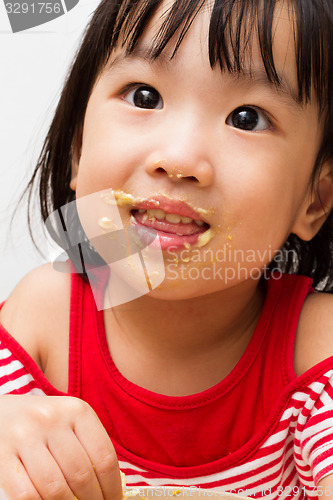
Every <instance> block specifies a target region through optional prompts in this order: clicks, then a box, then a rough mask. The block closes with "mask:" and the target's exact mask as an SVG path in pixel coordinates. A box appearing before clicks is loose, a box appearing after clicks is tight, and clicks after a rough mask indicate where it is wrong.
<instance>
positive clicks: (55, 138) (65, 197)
mask: <svg viewBox="0 0 333 500" xmlns="http://www.w3.org/2000/svg"><path fill="white" fill-rule="evenodd" d="M161 3H162V2H161V0H103V1H102V2H101V3H100V5H99V6H98V8H97V9H96V11H95V13H94V15H93V17H92V19H91V21H90V23H89V25H88V27H87V29H86V32H85V34H84V37H83V40H82V43H81V46H80V48H79V49H78V52H77V54H76V57H75V59H74V62H73V64H72V67H71V69H70V71H69V74H68V77H67V79H66V82H65V85H64V89H63V91H62V94H61V98H60V101H59V104H58V107H57V110H56V112H55V116H54V119H53V121H52V124H51V126H50V129H49V132H48V134H47V137H46V139H45V142H44V146H43V149H42V152H41V154H40V157H39V160H38V163H37V166H36V168H35V170H34V173H33V175H32V178H31V180H30V182H29V184H28V187H27V191H28V192H29V200H28V203H29V211H28V222H29V228H30V227H31V226H30V223H31V215H30V212H31V210H30V208H31V197H32V188H33V186H34V185H35V184H36V183H39V198H40V210H41V215H42V219H43V221H44V222H45V221H46V219H47V218H48V217H49V215H50V214H51V213H52V212H53V211H55V210H57V209H59V208H60V207H61V206H63V205H66V204H68V203H69V202H71V201H73V200H74V199H75V193H74V192H73V191H72V190H71V189H70V187H69V184H70V179H71V165H72V154H73V145H74V144H77V142H78V141H79V140H80V134H81V132H82V127H83V122H84V116H85V111H86V107H87V103H88V100H89V97H90V94H91V92H92V89H93V87H94V84H95V82H96V80H97V78H98V76H99V75H100V73H101V71H102V70H103V68H104V66H105V65H106V63H107V62H108V60H109V57H110V55H111V53H112V51H113V50H114V49H115V48H116V47H117V46H122V47H123V48H124V50H125V51H126V52H127V53H128V54H130V53H131V52H133V50H134V49H135V47H136V46H137V43H138V41H139V40H140V37H141V36H142V34H143V32H144V30H145V28H146V26H147V24H148V22H149V20H150V19H151V18H152V16H153V15H154V14H155V13H156V11H157V9H158V8H159V7H160V5H161ZM278 3H279V4H281V0H215V1H214V2H211V17H210V28H209V42H208V43H209V47H208V49H209V59H210V64H211V67H212V68H213V67H215V66H216V65H219V66H220V68H221V71H229V72H232V73H241V72H243V71H245V69H244V60H245V58H244V55H245V54H246V52H247V51H248V50H249V49H250V48H251V40H252V38H253V34H255V35H256V36H257V39H258V41H259V46H260V50H261V57H262V61H263V65H264V67H265V71H266V74H267V78H268V80H269V81H270V82H271V83H272V84H274V85H277V86H279V85H280V80H279V76H278V74H277V71H276V68H275V64H274V58H273V48H272V47H273V38H274V33H273V17H274V13H275V9H276V6H277V4H278ZM284 3H285V4H286V5H287V6H288V7H289V9H290V12H291V13H292V14H291V15H292V16H293V19H294V21H295V22H294V39H295V54H296V62H297V76H298V100H299V101H300V102H301V103H302V102H304V103H306V102H308V101H309V100H310V98H311V89H312V88H313V89H314V92H315V97H316V99H317V102H318V107H319V112H320V120H321V122H322V128H323V138H322V144H321V147H320V149H319V151H318V156H317V159H316V162H315V165H314V168H313V175H312V187H313V189H316V179H317V178H318V175H319V173H320V170H321V168H322V166H323V164H324V163H325V162H326V161H330V160H332V159H333V4H332V0H284ZM204 5H207V2H206V1H204V0H175V1H174V2H173V4H172V5H171V8H170V10H169V11H168V13H167V15H166V16H165V18H164V21H163V24H162V27H161V29H160V31H159V33H158V35H157V37H156V39H155V40H154V44H153V46H152V47H151V59H152V60H154V59H156V58H158V57H159V56H160V54H161V53H162V52H163V50H164V49H165V47H166V46H167V45H168V43H169V41H170V40H171V39H172V38H173V37H177V38H176V39H177V42H176V44H175V48H174V52H173V54H172V56H173V55H174V54H175V53H176V52H177V50H178V47H179V46H180V44H181V43H182V40H183V39H184V37H185V36H186V33H187V31H188V30H189V29H190V27H191V25H192V23H193V21H194V19H195V18H196V16H197V14H198V13H199V12H200V10H201V9H202V8H203V7H204ZM172 56H171V57H172ZM72 222H73V221H72ZM73 223H74V222H73ZM75 224H77V221H75ZM48 230H49V232H50V233H51V236H52V238H53V239H54V240H55V241H57V242H58V243H59V242H61V238H59V228H57V227H54V228H50V227H48ZM332 235H333V215H332V212H331V213H329V214H327V219H326V222H325V223H324V225H323V226H322V228H321V230H320V231H319V232H318V234H317V235H316V236H315V237H314V238H313V239H312V240H311V241H308V242H305V241H302V240H300V239H299V238H298V237H297V236H296V235H294V234H291V235H290V236H289V238H288V240H287V242H286V243H285V245H284V247H283V250H284V251H285V252H284V253H285V256H286V259H285V261H284V262H281V261H280V259H279V262H275V261H273V262H272V264H271V265H272V266H273V267H274V268H276V267H279V268H280V269H281V270H282V271H284V272H289V273H298V274H304V275H307V276H310V277H312V278H313V280H314V286H318V287H321V289H323V290H325V291H331V290H332V291H333V258H332V257H333V252H332V245H333V242H332V240H333V239H332ZM290 250H294V252H291V251H290ZM92 252H93V249H92ZM68 254H69V255H70V249H69V251H68Z"/></svg>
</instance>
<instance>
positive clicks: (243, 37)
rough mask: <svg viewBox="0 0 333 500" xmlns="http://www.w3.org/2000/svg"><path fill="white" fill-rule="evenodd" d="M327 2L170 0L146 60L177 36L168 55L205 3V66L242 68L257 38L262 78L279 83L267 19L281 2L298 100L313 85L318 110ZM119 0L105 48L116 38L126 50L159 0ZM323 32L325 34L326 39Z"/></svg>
mask: <svg viewBox="0 0 333 500" xmlns="http://www.w3.org/2000/svg"><path fill="white" fill-rule="evenodd" d="M108 1H110V0H108ZM330 2H331V0H311V1H304V0H215V1H214V2H213V1H205V0H175V1H174V2H173V3H171V5H170V9H169V10H168V11H167V12H166V13H165V15H164V18H163V22H162V24H161V29H160V31H159V33H158V35H157V37H156V39H155V40H154V43H153V46H152V47H151V51H150V56H151V58H152V60H154V59H156V58H158V57H159V56H160V54H161V53H162V52H163V50H164V49H165V47H166V46H167V45H168V43H169V42H170V41H171V39H174V37H175V39H176V40H177V41H176V44H175V48H174V51H173V54H172V57H173V56H174V55H175V53H176V52H177V50H178V48H179V46H180V44H181V43H182V40H183V39H184V37H185V35H186V33H187V31H188V30H189V29H190V27H191V25H192V23H193V21H194V20H195V18H196V16H197V14H198V13H199V12H200V10H201V9H202V8H205V9H210V10H211V19H210V28H209V41H208V51H209V59H210V64H211V66H212V67H214V66H216V64H218V65H219V66H220V68H221V70H227V71H229V72H232V73H238V74H239V73H245V72H248V68H246V67H245V61H248V59H249V57H250V58H251V43H252V42H253V40H256V39H257V40H258V42H259V46H260V51H261V57H262V61H263V65H264V68H265V71H266V74H267V78H268V80H269V81H270V82H271V83H273V84H275V85H277V86H279V84H280V80H279V76H278V74H277V70H276V68H275V64H274V58H273V41H274V32H273V19H274V15H275V14H276V13H278V12H279V10H280V9H281V7H282V6H283V5H284V4H285V5H286V6H287V7H288V9H289V13H290V18H291V19H292V20H293V24H294V33H293V35H294V40H293V42H294V43H295V53H296V61H297V75H298V100H299V102H306V101H308V100H309V98H310V94H311V88H312V86H313V88H314V90H315V93H316V96H317V100H318V103H319V106H320V109H321V110H323V109H324V108H325V107H326V105H327V102H328V100H329V99H331V97H332V79H328V74H329V73H330V72H329V67H330V65H331V61H332V57H333V40H332V37H333V34H332V5H330ZM102 3H104V2H102ZM120 3H121V6H120V8H119V11H118V15H117V20H116V22H115V25H114V29H113V36H112V42H111V46H110V47H109V48H110V49H111V50H112V49H113V48H115V47H116V46H117V45H118V43H119V40H120V39H121V45H122V46H123V48H124V49H125V51H126V52H127V53H128V54H130V53H131V52H133V50H134V49H135V47H136V46H137V44H138V42H139V40H140V37H141V36H142V34H143V32H144V30H145V28H146V27H147V24H148V22H149V21H150V19H151V18H152V17H153V15H154V14H155V13H156V11H157V9H158V8H159V7H160V6H161V4H162V2H161V1H160V0H142V1H140V0H139V1H133V0H124V1H123V2H120ZM176 37H178V38H176ZM328 37H331V43H329V44H327V38H328Z"/></svg>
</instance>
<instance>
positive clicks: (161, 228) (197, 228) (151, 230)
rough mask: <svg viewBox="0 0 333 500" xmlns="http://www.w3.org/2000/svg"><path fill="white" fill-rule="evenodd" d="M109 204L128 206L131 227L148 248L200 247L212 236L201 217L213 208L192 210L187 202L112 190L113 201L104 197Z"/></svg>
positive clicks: (211, 211)
mask: <svg viewBox="0 0 333 500" xmlns="http://www.w3.org/2000/svg"><path fill="white" fill-rule="evenodd" d="M103 198H104V199H105V201H106V202H107V203H108V204H116V205H118V206H126V205H127V206H129V210H130V220H131V225H132V226H133V228H134V229H135V231H136V233H137V235H138V236H139V239H140V240H142V242H146V244H147V245H149V246H151V247H155V246H156V248H157V247H159V248H162V250H166V249H169V248H170V247H173V248H175V249H176V248H181V247H183V248H184V247H185V248H187V249H188V248H190V247H191V246H194V247H197V248H200V247H202V246H204V245H206V244H207V243H208V242H209V241H210V240H211V238H212V237H213V236H214V232H213V230H212V228H211V227H210V225H209V224H208V223H207V222H206V220H204V217H206V216H209V215H211V214H212V213H214V212H213V210H212V209H210V210H206V209H203V208H196V207H192V206H191V205H190V204H189V203H187V202H185V201H182V200H179V199H175V198H170V197H168V196H167V195H160V194H158V195H157V196H154V197H151V198H135V197H134V196H132V195H131V194H128V193H125V192H123V191H121V190H117V191H112V198H113V200H114V201H112V199H111V198H109V197H108V196H103Z"/></svg>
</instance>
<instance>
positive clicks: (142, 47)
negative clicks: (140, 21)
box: [106, 43, 171, 70]
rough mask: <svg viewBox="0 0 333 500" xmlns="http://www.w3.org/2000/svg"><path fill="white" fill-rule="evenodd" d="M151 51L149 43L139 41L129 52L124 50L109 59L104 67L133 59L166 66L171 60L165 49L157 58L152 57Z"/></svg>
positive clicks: (113, 66) (112, 66)
mask: <svg viewBox="0 0 333 500" xmlns="http://www.w3.org/2000/svg"><path fill="white" fill-rule="evenodd" d="M152 52H153V50H152V48H151V46H150V45H148V44H145V43H141V44H139V45H137V46H136V47H135V48H134V49H133V50H132V51H131V52H130V53H129V54H128V53H126V50H125V51H124V52H122V53H121V54H119V55H118V56H116V57H115V58H114V59H112V60H111V61H109V62H108V64H107V66H106V69H107V70H111V69H114V68H115V67H116V66H119V65H121V64H122V63H123V62H126V61H130V60H135V59H139V60H143V61H145V62H148V63H150V64H154V65H155V66H166V65H167V64H168V63H169V62H170V60H171V56H170V55H168V54H167V53H166V52H165V51H163V52H161V54H159V56H158V57H157V58H154V57H153V56H152Z"/></svg>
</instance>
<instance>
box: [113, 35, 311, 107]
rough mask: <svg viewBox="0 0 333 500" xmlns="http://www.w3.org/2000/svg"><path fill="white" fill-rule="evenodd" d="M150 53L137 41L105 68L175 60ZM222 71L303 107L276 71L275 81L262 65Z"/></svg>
mask: <svg viewBox="0 0 333 500" xmlns="http://www.w3.org/2000/svg"><path fill="white" fill-rule="evenodd" d="M152 53H153V50H152V48H151V45H149V44H147V43H141V44H140V43H139V45H137V46H136V47H135V48H134V49H133V50H132V51H131V52H130V53H129V54H128V53H126V51H123V52H122V53H121V54H119V55H118V56H116V57H115V58H114V59H112V60H111V61H109V62H108V63H107V65H106V70H107V71H110V70H112V69H114V68H115V67H117V66H121V65H122V63H126V62H127V61H131V60H133V61H135V60H143V61H145V62H147V63H149V64H151V65H152V66H153V67H155V68H156V67H166V66H167V65H168V64H170V61H171V60H172V61H173V64H175V63H176V61H177V59H172V53H171V55H170V54H169V53H168V52H166V51H163V52H161V53H160V54H159V55H158V57H157V58H154V57H153V56H152ZM224 73H227V74H228V75H230V76H231V78H232V79H233V81H234V82H237V83H240V84H241V85H243V86H244V88H245V89H250V88H251V87H255V86H258V87H262V88H265V89H267V90H269V91H272V89H273V90H274V91H275V92H276V93H277V94H278V96H279V97H280V98H281V99H282V100H283V101H284V102H285V104H286V105H287V106H291V107H293V108H295V107H297V108H298V109H303V107H304V104H303V102H302V100H301V99H300V98H299V95H298V93H297V91H296V90H295V89H293V87H292V85H291V84H290V83H289V82H288V81H287V79H286V78H285V77H283V76H281V75H279V74H278V73H277V76H278V81H277V82H274V81H271V80H269V78H268V75H267V73H266V71H265V68H264V67H263V66H262V67H259V68H255V69H253V70H252V69H250V70H244V71H241V72H232V71H227V70H224Z"/></svg>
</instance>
